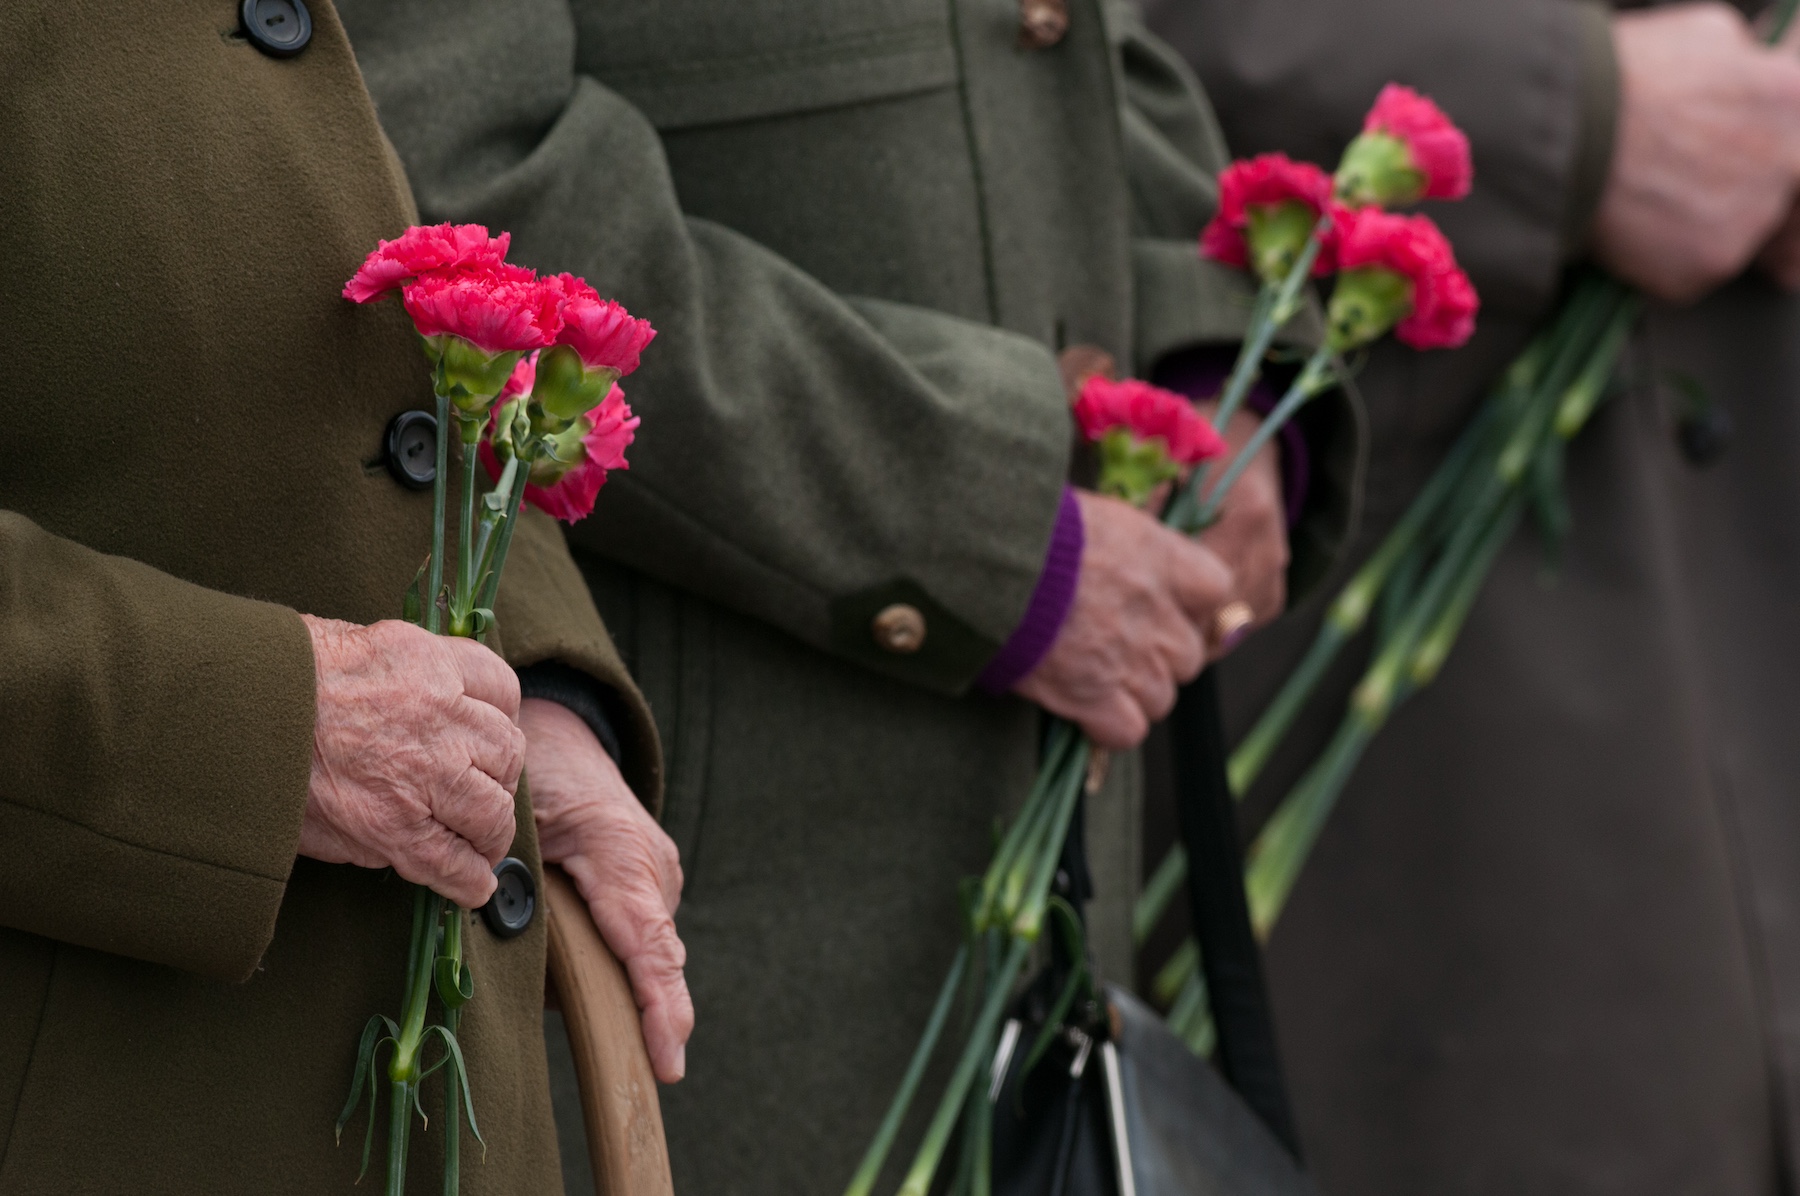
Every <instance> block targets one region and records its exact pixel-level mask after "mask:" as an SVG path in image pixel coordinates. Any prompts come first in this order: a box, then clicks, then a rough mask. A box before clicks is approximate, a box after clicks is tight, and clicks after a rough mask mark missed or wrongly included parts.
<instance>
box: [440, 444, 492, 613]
mask: <svg viewBox="0 0 1800 1196" xmlns="http://www.w3.org/2000/svg"><path fill="white" fill-rule="evenodd" d="M482 422H485V421H482ZM456 424H457V429H458V430H459V431H460V432H461V433H462V437H461V439H462V519H461V520H460V521H459V523H458V526H457V529H456V532H457V535H456V593H455V594H453V595H452V596H451V599H450V612H451V617H450V634H451V635H456V636H463V637H465V638H466V637H468V636H471V635H473V634H474V633H475V627H474V624H473V623H472V622H471V620H470V618H469V612H470V611H471V610H473V609H474V608H475V470H476V467H477V465H478V464H479V463H478V461H477V460H476V458H477V457H478V455H479V454H478V453H477V452H476V446H477V445H478V444H479V443H480V442H481V427H482V423H481V422H477V421H475V420H472V419H470V418H469V417H468V416H465V415H462V414H461V413H458V415H457V417H456ZM439 441H440V443H441V442H442V437H440V438H439Z"/></svg>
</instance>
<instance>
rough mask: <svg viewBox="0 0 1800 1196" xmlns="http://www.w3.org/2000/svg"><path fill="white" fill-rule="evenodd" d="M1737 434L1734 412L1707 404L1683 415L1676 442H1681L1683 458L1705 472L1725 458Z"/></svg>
mask: <svg viewBox="0 0 1800 1196" xmlns="http://www.w3.org/2000/svg"><path fill="white" fill-rule="evenodd" d="M1736 430H1737V427H1736V425H1735V424H1734V423H1733V422H1732V418H1731V412H1729V411H1727V410H1725V408H1723V407H1720V406H1718V405H1717V404H1714V403H1707V404H1706V405H1704V406H1697V407H1694V408H1692V409H1690V410H1689V411H1687V412H1684V413H1683V414H1682V417H1681V419H1680V421H1679V422H1678V423H1677V424H1676V425H1675V439H1676V440H1677V441H1679V442H1680V444H1681V455H1682V456H1684V457H1686V458H1687V459H1688V464H1690V465H1695V466H1699V467H1701V468H1705V467H1706V466H1708V465H1711V464H1713V463H1714V462H1715V461H1717V460H1718V459H1719V458H1720V457H1723V456H1724V455H1725V450H1726V449H1728V448H1730V447H1731V437H1732V433H1733V432H1735V431H1736Z"/></svg>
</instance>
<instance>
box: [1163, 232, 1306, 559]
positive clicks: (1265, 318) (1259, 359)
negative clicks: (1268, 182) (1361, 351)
mask: <svg viewBox="0 0 1800 1196" xmlns="http://www.w3.org/2000/svg"><path fill="white" fill-rule="evenodd" d="M1323 226H1324V221H1323V220H1321V221H1320V222H1319V223H1318V224H1316V225H1314V226H1313V232H1312V235H1311V236H1310V237H1308V238H1307V239H1306V247H1305V248H1304V249H1302V250H1301V251H1300V256H1299V257H1297V258H1295V259H1294V265H1293V268H1292V269H1290V270H1289V271H1288V275H1287V277H1286V278H1284V279H1283V280H1282V281H1281V284H1280V285H1279V286H1273V285H1271V284H1269V283H1266V282H1265V283H1264V284H1263V285H1262V288H1261V290H1260V291H1259V292H1258V293H1257V296H1256V306H1255V307H1254V308H1253V309H1251V312H1250V327H1249V328H1248V329H1247V330H1246V331H1245V334H1244V341H1243V344H1242V345H1241V346H1239V348H1238V356H1237V362H1236V363H1235V364H1234V365H1233V366H1232V367H1231V376H1230V378H1228V379H1227V380H1226V382H1225V389H1224V390H1223V391H1221V392H1220V394H1219V406H1218V409H1217V410H1216V411H1214V412H1213V427H1215V428H1217V429H1219V430H1220V431H1221V432H1222V431H1224V429H1225V425H1226V424H1228V423H1230V422H1231V417H1232V416H1233V415H1235V414H1237V410H1238V408H1239V407H1242V406H1243V405H1244V400H1245V399H1247V398H1249V397H1250V388H1251V387H1252V386H1255V385H1256V380H1257V379H1258V378H1259V377H1261V376H1262V364H1263V358H1264V357H1266V356H1267V355H1268V352H1269V346H1270V345H1271V344H1272V343H1274V340H1275V334H1276V333H1277V332H1279V331H1281V328H1282V326H1283V325H1284V324H1286V323H1287V322H1288V321H1289V320H1291V319H1293V318H1294V316H1295V315H1297V314H1298V313H1299V311H1300V302H1301V300H1300V294H1301V288H1302V287H1304V286H1305V285H1306V280H1307V279H1308V278H1309V277H1311V276H1312V268H1313V263H1314V262H1316V261H1318V260H1319V252H1320V249H1321V248H1322V246H1323V242H1322V241H1321V240H1320V234H1321V233H1322V232H1323V231H1324V227H1323ZM1211 472H1212V467H1211V465H1210V464H1202V465H1201V466H1200V467H1199V468H1198V469H1195V470H1194V471H1193V472H1192V473H1191V474H1189V475H1188V479H1187V481H1186V482H1184V483H1182V485H1181V487H1180V489H1178V490H1177V491H1176V492H1175V497H1174V499H1173V501H1171V502H1170V503H1169V508H1168V512H1167V514H1166V515H1165V517H1164V521H1165V522H1167V523H1168V524H1169V525H1170V526H1172V527H1185V526H1187V525H1188V524H1189V523H1190V522H1191V521H1192V520H1193V518H1194V512H1195V508H1196V507H1197V506H1198V503H1199V499H1200V495H1201V493H1202V492H1203V491H1204V489H1205V486H1206V479H1207V476H1208V475H1209V474H1210V473H1211Z"/></svg>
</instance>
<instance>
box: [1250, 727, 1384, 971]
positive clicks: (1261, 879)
mask: <svg viewBox="0 0 1800 1196" xmlns="http://www.w3.org/2000/svg"><path fill="white" fill-rule="evenodd" d="M1374 734H1375V728H1374V727H1373V726H1371V725H1370V724H1369V723H1367V722H1366V721H1364V720H1361V719H1358V718H1356V717H1355V716H1354V715H1352V716H1349V717H1346V718H1345V720H1344V723H1343V725H1342V726H1341V727H1339V728H1338V733H1337V735H1336V737H1335V738H1333V739H1332V741H1331V746H1329V747H1328V748H1326V749H1325V754H1324V755H1323V756H1321V757H1320V758H1319V759H1318V760H1317V761H1316V762H1315V763H1314V764H1313V766H1312V768H1310V769H1308V770H1307V773H1306V775H1305V776H1304V777H1303V778H1301V780H1300V783H1299V784H1298V785H1296V786H1295V787H1294V790H1293V792H1292V793H1290V794H1288V796H1287V797H1286V798H1284V799H1282V803H1281V806H1280V807H1279V808H1278V809H1277V810H1276V811H1275V813H1274V814H1273V815H1272V816H1270V818H1269V821H1268V824H1267V825H1266V826H1264V827H1263V830H1262V833H1261V834H1259V835H1257V837H1256V841H1255V842H1254V843H1252V844H1251V845H1250V851H1249V854H1248V860H1247V862H1246V864H1245V868H1244V891H1245V896H1246V897H1247V898H1248V899H1249V902H1250V925H1251V927H1252V928H1253V929H1254V930H1255V931H1256V937H1257V938H1258V939H1267V938H1268V936H1269V930H1270V928H1271V927H1273V926H1274V924H1275V919H1276V918H1277V917H1279V916H1280V913H1281V907H1282V905H1283V904H1284V903H1285V902H1286V901H1287V897H1288V894H1289V893H1290V892H1291V891H1292V890H1293V887H1294V881H1295V880H1296V879H1297V878H1298V877H1299V875H1300V866H1301V865H1302V864H1304V863H1305V862H1306V857H1307V855H1308V854H1309V853H1310V852H1311V850H1312V845H1313V843H1314V842H1315V841H1316V840H1317V839H1318V837H1319V831H1320V830H1321V829H1322V828H1323V827H1324V825H1325V818H1326V816H1327V815H1328V814H1330V813H1331V808H1332V806H1333V805H1334V804H1335V803H1336V801H1337V795H1338V794H1339V793H1340V792H1341V791H1342V790H1343V786H1344V781H1345V780H1346V779H1347V778H1348V777H1349V775H1350V770H1351V769H1352V768H1354V767H1355V765H1356V762H1357V761H1358V760H1359V759H1361V758H1362V752H1363V748H1365V747H1366V746H1368V743H1369V740H1370V739H1371V738H1373V737H1374Z"/></svg>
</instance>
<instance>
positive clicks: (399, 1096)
mask: <svg viewBox="0 0 1800 1196" xmlns="http://www.w3.org/2000/svg"><path fill="white" fill-rule="evenodd" d="M413 1089H414V1082H413V1081H410V1080H390V1081H389V1082H388V1165H387V1189H386V1192H387V1196H406V1151H407V1147H408V1146H409V1145H410V1144H411V1141H412V1112H413Z"/></svg>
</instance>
